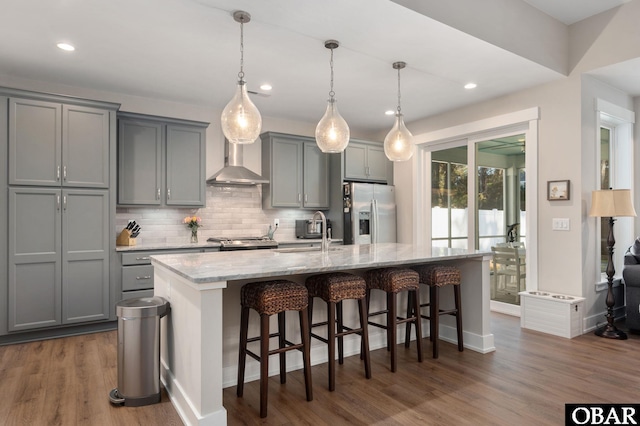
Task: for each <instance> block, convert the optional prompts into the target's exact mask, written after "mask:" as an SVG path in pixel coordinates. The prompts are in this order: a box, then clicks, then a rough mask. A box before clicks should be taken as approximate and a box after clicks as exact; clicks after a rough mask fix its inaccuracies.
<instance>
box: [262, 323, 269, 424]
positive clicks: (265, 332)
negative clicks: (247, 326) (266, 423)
mask: <svg viewBox="0 0 640 426" xmlns="http://www.w3.org/2000/svg"><path fill="white" fill-rule="evenodd" d="M268 391H269V315H266V314H262V315H260V417H262V418H264V417H267V395H268V393H267V392H268Z"/></svg>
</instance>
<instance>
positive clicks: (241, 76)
mask: <svg viewBox="0 0 640 426" xmlns="http://www.w3.org/2000/svg"><path fill="white" fill-rule="evenodd" d="M238 78H239V79H240V81H244V22H242V21H241V22H240V72H239V73H238Z"/></svg>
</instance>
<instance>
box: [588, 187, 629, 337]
mask: <svg viewBox="0 0 640 426" xmlns="http://www.w3.org/2000/svg"><path fill="white" fill-rule="evenodd" d="M635 215H636V211H635V209H634V208H633V203H632V201H631V190H630V189H603V190H599V191H593V193H592V195H591V211H590V212H589V216H595V217H608V218H609V235H608V236H607V249H608V250H609V259H608V260H607V269H606V273H607V286H608V287H607V316H606V317H607V324H606V325H605V326H604V327H602V328H600V329H598V330H596V336H600V337H607V338H609V339H620V340H624V339H626V338H627V335H626V334H625V332H624V331H620V330H618V329H617V328H616V326H615V325H613V320H614V317H613V305H614V304H615V299H614V297H613V275H614V274H615V272H616V271H615V268H614V266H613V246H614V245H615V243H616V240H615V238H614V237H613V223H614V222H615V219H614V218H615V217H620V216H635Z"/></svg>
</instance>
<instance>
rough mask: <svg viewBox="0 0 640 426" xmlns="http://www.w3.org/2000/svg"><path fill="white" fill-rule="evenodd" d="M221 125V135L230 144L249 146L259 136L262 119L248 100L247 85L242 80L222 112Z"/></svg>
mask: <svg viewBox="0 0 640 426" xmlns="http://www.w3.org/2000/svg"><path fill="white" fill-rule="evenodd" d="M221 125H222V133H223V134H224V136H225V137H226V138H227V139H228V140H229V142H231V143H239V144H249V143H253V142H255V140H256V139H258V136H260V130H261V129H262V117H261V116H260V111H258V108H256V106H255V105H254V103H253V102H251V99H249V94H248V93H247V85H246V83H245V82H244V80H242V79H240V80H239V81H238V85H237V86H236V93H235V95H234V96H233V98H232V99H231V100H230V101H229V103H228V104H227V106H226V107H224V110H222V116H221Z"/></svg>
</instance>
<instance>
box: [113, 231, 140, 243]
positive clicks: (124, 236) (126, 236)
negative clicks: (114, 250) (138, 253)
mask: <svg viewBox="0 0 640 426" xmlns="http://www.w3.org/2000/svg"><path fill="white" fill-rule="evenodd" d="M116 245H117V246H135V245H136V239H135V238H131V231H129V230H128V229H123V230H122V232H120V235H118V238H117V239H116Z"/></svg>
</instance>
